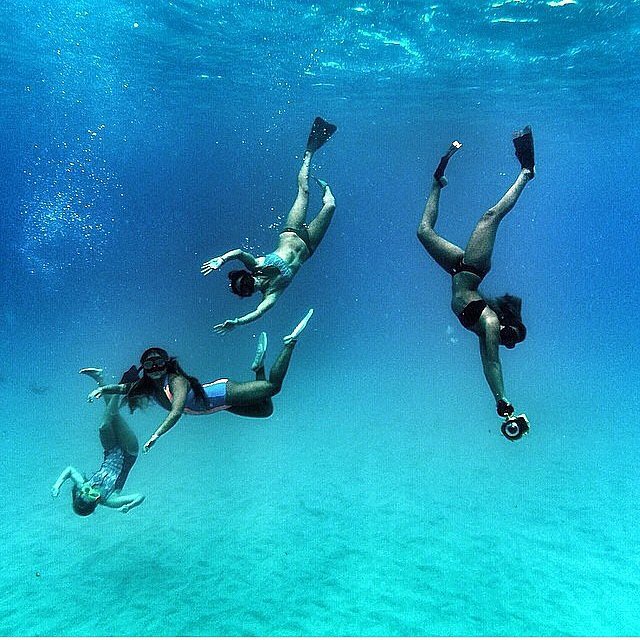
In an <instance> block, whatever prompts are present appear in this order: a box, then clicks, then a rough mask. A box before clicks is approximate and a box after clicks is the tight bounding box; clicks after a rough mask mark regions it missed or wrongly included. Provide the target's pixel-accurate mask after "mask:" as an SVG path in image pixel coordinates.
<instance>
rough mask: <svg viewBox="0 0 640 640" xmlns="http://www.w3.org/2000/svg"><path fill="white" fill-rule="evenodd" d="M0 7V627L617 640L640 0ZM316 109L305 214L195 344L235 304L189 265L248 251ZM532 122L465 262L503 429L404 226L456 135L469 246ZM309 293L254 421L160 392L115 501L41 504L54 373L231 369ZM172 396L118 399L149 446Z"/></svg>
mask: <svg viewBox="0 0 640 640" xmlns="http://www.w3.org/2000/svg"><path fill="white" fill-rule="evenodd" d="M0 29H1V33H2V35H3V37H2V38H1V39H0V73H1V74H2V84H1V89H0V99H1V101H2V108H1V109H0V122H1V127H0V152H1V154H2V172H1V179H0V199H1V203H2V210H3V213H2V215H1V216H0V236H1V243H0V260H1V269H2V280H3V286H2V287H1V288H0V296H1V302H2V314H1V316H0V363H1V364H0V397H1V399H2V401H1V402H0V433H1V435H2V445H1V446H2V461H3V462H2V465H1V470H0V481H1V484H2V487H3V499H2V506H1V507H0V516H1V517H0V539H1V543H0V544H1V549H2V553H1V554H0V569H1V570H0V635H34V636H39V635H53V636H55V635H67V636H83V635H101V636H108V635H157V636H164V635H195V636H198V635H213V636H217V635H230V636H234V635H243V636H248V635H261V636H268V635H280V636H289V635H323V636H327V635H390V636H394V635H403V636H406V635H410V636H419V635H471V636H474V635H512V636H522V635H524V636H529V635H541V636H545V635H554V636H557V635H569V636H570V635H638V634H640V616H639V615H638V611H639V610H640V571H639V569H640V552H639V551H638V549H640V529H639V528H638V515H639V511H638V503H639V500H640V484H639V483H638V479H637V477H638V457H639V454H640V445H639V444H638V437H637V424H636V423H637V419H636V411H637V406H638V391H637V390H638V382H639V380H638V366H637V353H638V352H639V347H640V344H639V342H640V341H639V333H638V320H639V312H638V305H637V298H638V295H639V293H640V287H639V284H638V281H639V280H638V242H639V239H640V238H639V236H640V234H639V231H638V229H639V225H638V222H637V215H638V210H637V193H638V173H637V158H638V155H639V154H640V136H639V135H638V125H637V117H636V112H637V105H638V103H639V98H640V95H639V93H640V83H639V82H638V81H639V79H640V58H639V57H638V55H637V54H638V38H639V32H640V2H638V1H637V0H628V1H626V2H620V1H618V0H609V1H605V0H593V1H591V0H474V1H471V0H447V1H446V2H437V3H422V2H417V1H415V0H402V1H399V0H395V1H380V0H372V1H367V2H356V1H354V2H350V1H346V0H335V1H334V2H331V3H329V2H326V3H324V2H318V3H305V2H297V1H295V0H282V1H281V2H274V1H273V0H253V1H251V0H247V1H246V2H238V1H229V0H174V1H167V0H162V1H161V2H149V1H143V0H110V1H109V2H102V3H92V2H88V1H86V0H64V1H63V0H43V1H41V2H34V1H29V0H26V1H24V2H16V1H14V0H8V1H7V2H5V3H4V5H3V11H2V12H1V13H0ZM318 115H319V116H322V117H324V118H326V119H327V120H329V121H330V122H334V123H336V124H337V126H338V131H337V133H336V134H335V135H334V136H333V138H332V139H331V140H330V141H329V142H328V143H327V144H326V145H325V146H324V147H323V148H322V149H321V150H320V151H318V153H317V154H316V155H315V156H314V158H313V167H312V173H313V174H314V175H316V176H318V177H320V178H322V179H324V180H327V181H328V182H329V184H330V185H331V187H332V189H333V191H334V193H335V196H336V201H337V209H336V213H335V217H334V219H333V222H332V224H331V227H330V228H329V231H328V233H327V235H326V237H325V239H324V241H323V243H322V244H321V246H320V247H319V248H318V250H317V251H316V253H315V254H314V256H313V257H312V258H311V259H310V260H309V261H308V262H307V263H306V264H305V265H304V266H303V268H302V270H301V271H300V273H299V274H298V275H297V277H296V279H295V282H293V283H292V285H291V286H290V288H289V289H288V291H286V292H285V293H284V295H283V297H282V298H281V299H280V301H279V302H278V304H277V305H276V307H275V308H274V309H272V310H271V311H270V312H269V313H268V314H267V315H266V316H265V317H264V318H262V319H261V320H259V321H257V322H255V323H253V324H251V325H248V326H244V327H240V328H238V329H236V330H235V331H234V332H232V333H230V334H228V335H226V336H219V335H216V334H215V333H214V332H213V331H212V327H213V325H214V324H216V323H218V322H221V321H222V320H224V319H226V318H233V317H236V316H239V315H242V314H243V313H246V312H248V311H249V310H251V309H252V308H253V306H251V305H252V304H253V303H254V301H255V300H254V299H252V300H250V301H248V300H241V299H239V298H235V297H234V296H232V295H230V294H229V292H228V287H227V284H226V283H227V279H226V275H225V273H226V267H225V268H224V269H223V273H221V274H212V275H210V276H208V277H207V278H204V277H203V276H201V274H200V265H201V264H202V262H203V261H204V260H206V259H208V258H211V257H213V256H216V255H219V254H221V253H223V252H224V251H226V250H228V249H232V248H236V247H242V248H244V249H245V250H248V251H251V252H253V253H254V254H255V255H263V254H264V253H267V252H269V251H271V250H272V249H273V248H274V247H275V242H276V239H277V230H278V228H280V227H281V226H282V224H283V222H284V219H285V217H286V213H287V211H288V209H289V207H290V206H291V203H292V202H293V199H294V196H295V192H296V174H297V171H298V168H299V166H300V162H301V158H302V153H303V151H304V147H305V143H306V139H307V135H308V132H309V128H310V125H311V122H312V121H313V119H314V117H315V116H318ZM527 124H530V125H531V126H532V128H533V132H534V136H535V144H536V178H535V180H534V181H533V182H532V183H531V184H530V185H528V186H527V188H526V189H525V191H524V193H523V195H522V197H521V198H520V201H519V202H518V204H517V206H516V207H515V209H514V210H513V211H512V212H511V213H509V215H508V216H507V217H506V219H505V220H504V221H503V223H502V225H501V227H500V230H499V234H498V238H497V242H496V248H495V252H494V257H493V268H492V271H491V273H490V274H489V276H488V277H487V278H486V280H485V281H484V282H483V290H484V291H486V293H487V295H500V294H502V293H504V292H505V291H508V292H510V293H514V294H517V295H519V296H521V297H522V298H523V301H524V302H523V318H524V321H525V324H526V325H527V329H528V335H527V340H526V341H525V342H524V343H522V344H521V345H518V347H517V348H516V349H514V350H513V351H507V350H501V351H502V352H503V353H502V356H501V357H502V365H503V368H504V376H505V385H506V393H507V396H508V398H509V399H510V400H511V401H512V402H513V403H514V405H515V407H516V410H517V411H518V412H526V414H527V415H528V417H529V419H530V421H531V431H530V433H529V434H528V435H527V436H526V437H525V438H523V439H522V440H520V441H518V442H509V441H507V440H506V439H505V438H504V437H503V436H502V435H501V433H500V418H499V417H498V416H497V415H496V413H495V405H494V401H493V398H492V395H491V393H490V392H489V389H488V387H487V385H486V382H485V380H484V378H483V374H482V368H481V364H480V358H479V353H478V346H477V340H476V338H475V336H473V335H472V334H471V333H469V332H466V331H464V329H463V328H462V327H461V326H460V324H459V323H458V322H457V320H456V318H455V317H454V316H453V314H452V313H451V310H450V308H449V300H450V281H449V278H448V276H447V275H446V274H445V273H444V272H443V271H442V270H441V269H439V268H438V267H437V266H436V265H435V264H434V263H433V261H432V260H431V259H430V258H429V256H428V255H427V254H426V253H425V251H424V249H423V248H422V246H421V245H420V243H419V242H418V240H417V238H416V228H417V225H418V222H419V220H420V216H421V214H422V209H423V207H424V202H425V198H426V196H427V194H428V191H429V188H430V184H431V175H432V173H433V170H434V169H435V166H436V165H437V162H438V159H439V158H440V156H441V155H442V153H443V152H444V151H445V150H446V149H447V147H448V146H449V144H450V142H451V141H452V140H454V139H458V140H460V141H462V143H463V145H464V146H463V148H462V150H461V151H460V153H458V154H457V155H456V157H455V158H454V159H452V161H451V163H450V165H449V169H448V171H447V176H448V179H449V186H448V187H447V188H446V189H445V190H444V191H443V192H442V199H441V210H440V218H439V220H438V227H437V228H438V230H439V231H440V232H441V233H442V234H443V235H444V236H445V237H447V238H449V239H450V240H451V241H453V242H456V243H457V244H464V243H465V242H466V239H467V238H468V236H469V234H470V232H471V230H472V229H473V226H474V224H475V222H476V220H477V219H478V217H479V216H480V215H481V214H482V213H483V212H484V211H485V210H486V209H487V208H488V207H490V206H491V205H492V204H494V203H495V201H496V200H497V199H498V198H499V197H500V196H501V195H502V193H504V191H505V190H506V188H507V187H508V186H509V185H510V184H511V182H512V181H513V179H514V178H515V176H516V175H517V172H518V168H519V167H518V163H517V160H516V159H515V157H514V154H513V147H512V142H511V134H512V131H513V130H515V129H520V128H522V127H523V126H524V125H527ZM320 204H321V201H320V190H319V189H317V188H316V187H315V185H312V186H311V204H310V209H309V213H310V215H312V214H314V213H315V212H316V211H318V209H319V208H320ZM311 307H312V308H314V309H315V314H314V316H313V318H312V320H311V322H310V323H309V326H308V327H307V329H306V331H305V332H304V333H303V334H302V336H301V339H300V341H299V344H298V345H297V346H296V349H295V353H294V356H293V360H292V363H291V367H290V369H289V373H288V375H287V378H286V380H285V382H284V385H283V389H282V391H281V393H280V394H279V395H278V396H276V397H275V399H274V404H275V412H274V415H273V416H272V417H271V418H270V419H268V420H259V419H248V418H240V417H238V416H235V415H232V414H230V413H227V412H223V413H218V414H216V415H213V416H208V417H190V416H185V417H183V418H182V420H181V421H180V422H179V423H178V425H177V426H176V427H175V428H174V429H173V430H172V431H171V432H170V433H168V434H166V435H165V436H164V437H163V438H162V439H161V440H160V441H159V442H158V443H157V445H156V446H155V447H154V448H153V449H152V450H151V451H150V452H149V454H148V455H141V456H140V457H139V459H138V461H137V463H136V465H135V466H134V468H133V470H132V472H131V474H130V476H129V479H128V481H127V487H126V490H130V491H132V492H141V493H143V494H145V496H146V500H145V502H144V503H143V504H142V505H140V506H139V507H138V508H136V509H134V510H132V511H131V512H129V513H127V514H122V513H119V512H118V511H114V510H110V509H105V508H102V507H101V508H98V509H97V510H96V512H95V513H94V514H93V515H91V516H90V517H86V518H82V517H78V516H76V515H75V514H74V513H73V511H72V509H71V498H70V493H71V491H70V487H69V483H67V484H65V485H64V486H63V488H62V490H61V493H60V496H59V497H58V498H57V499H53V498H52V497H51V495H50V489H51V485H52V484H53V483H54V482H55V480H56V478H57V477H58V475H59V473H60V472H61V471H62V469H64V468H65V466H66V465H69V464H71V465H73V466H75V467H76V468H77V469H79V470H81V471H83V472H84V473H87V474H89V473H92V472H93V471H94V470H96V469H97V468H98V466H99V465H100V462H101V459H102V451H101V447H100V443H99V440H98V427H99V426H100V422H101V416H102V406H101V403H99V402H97V403H94V404H89V403H87V402H86V396H87V393H88V392H89V391H90V390H91V389H92V388H93V385H92V383H91V381H90V380H89V379H88V378H86V377H84V376H80V375H78V370H79V369H80V368H81V367H84V366H100V367H104V369H105V374H106V375H107V379H108V380H109V381H113V380H117V379H118V378H119V376H120V374H121V373H122V372H123V371H124V370H126V369H127V368H128V367H129V366H130V365H131V364H133V363H136V362H137V360H138V357H139V354H140V353H141V352H142V351H143V350H144V349H145V348H146V347H148V346H150V345H159V346H163V347H165V348H166V349H167V350H168V351H169V352H170V353H171V354H173V355H176V356H177V357H178V358H179V360H180V363H181V365H182V366H183V368H184V369H185V370H186V371H187V372H189V373H190V374H192V375H195V376H197V377H198V378H199V379H200V380H202V381H208V380H213V379H215V378H218V377H221V376H227V377H230V378H232V379H236V380H249V379H251V376H252V372H251V370H250V364H251V362H252V359H253V355H254V350H255V343H256V338H257V336H258V334H259V332H260V331H263V330H264V331H266V332H267V333H268V336H269V350H268V353H267V362H268V363H271V362H273V358H274V357H275V355H276V354H277V353H278V350H279V345H280V344H281V338H282V336H284V335H286V334H287V333H288V332H289V331H290V330H291V329H292V328H293V327H294V326H295V324H296V323H297V322H298V320H299V319H300V318H301V317H302V316H303V315H304V314H305V312H306V311H307V309H309V308H311ZM165 415H166V414H165V413H163V411H162V410H161V409H160V408H158V407H153V406H152V407H150V408H148V409H147V410H146V411H143V412H136V413H135V414H133V415H130V414H129V413H128V412H126V411H123V416H124V417H125V419H126V420H127V421H128V423H129V424H130V425H131V427H132V428H133V429H134V431H135V432H136V434H137V436H138V438H139V439H140V441H141V443H143V442H145V441H146V439H147V438H148V437H149V436H150V435H151V434H152V433H153V431H154V430H155V428H156V426H157V425H158V424H159V423H160V422H161V420H162V419H163V418H164V416H165Z"/></svg>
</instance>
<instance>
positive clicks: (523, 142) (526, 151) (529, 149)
mask: <svg viewBox="0 0 640 640" xmlns="http://www.w3.org/2000/svg"><path fill="white" fill-rule="evenodd" d="M513 146H514V149H515V150H516V158H517V159H518V161H519V162H520V165H521V166H522V168H523V169H528V170H529V171H531V173H533V172H534V170H535V154H534V150H533V132H532V131H531V127H530V126H529V125H527V126H526V127H525V128H524V129H522V130H520V131H515V132H514V134H513ZM460 147H462V144H461V143H460V142H458V141H457V140H454V141H453V142H452V143H451V146H450V147H449V150H448V151H447V153H445V154H444V155H443V156H442V158H440V164H438V167H437V169H436V170H435V172H434V174H433V177H434V179H435V180H436V181H437V182H439V183H440V186H442V187H444V186H445V185H446V179H445V178H444V172H445V169H446V168H447V165H448V164H449V160H451V156H453V154H454V153H455V152H456V151H458V149H460Z"/></svg>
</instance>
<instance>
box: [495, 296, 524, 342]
mask: <svg viewBox="0 0 640 640" xmlns="http://www.w3.org/2000/svg"><path fill="white" fill-rule="evenodd" d="M487 304H488V305H489V307H490V308H491V309H493V311H495V313H496V315H497V316H498V319H499V320H500V324H501V325H502V326H504V327H514V328H515V329H517V330H518V332H519V333H520V336H521V340H520V342H522V340H524V339H525V337H526V335H527V328H526V327H525V326H524V322H522V298H519V297H518V296H512V295H511V294H509V293H505V294H504V295H503V296H500V297H499V298H493V299H489V300H487Z"/></svg>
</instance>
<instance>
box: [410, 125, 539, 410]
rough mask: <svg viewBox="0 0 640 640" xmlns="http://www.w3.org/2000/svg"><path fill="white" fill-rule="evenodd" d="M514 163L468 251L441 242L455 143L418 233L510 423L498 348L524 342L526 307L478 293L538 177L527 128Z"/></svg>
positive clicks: (515, 300)
mask: <svg viewBox="0 0 640 640" xmlns="http://www.w3.org/2000/svg"><path fill="white" fill-rule="evenodd" d="M513 144H514V147H515V150H516V157H517V158H518V160H519V161H520V164H521V166H522V169H521V170H520V173H519V175H518V177H517V178H516V181H515V182H514V183H513V184H512V185H511V187H510V188H509V190H508V191H507V192H506V193H505V194H504V196H502V198H501V199H500V200H499V201H498V203H497V204H495V205H494V206H493V207H491V208H490V209H489V210H488V211H486V212H485V213H484V215H483V216H482V217H481V218H480V220H479V221H478V224H477V225H476V228H475V229H474V231H473V233H472V234H471V237H470V238H469V242H468V243H467V246H466V249H465V250H464V251H463V250H462V249H461V248H460V247H457V246H456V245H455V244H452V243H451V242H449V241H447V240H445V239H444V238H442V237H441V236H439V235H438V234H437V233H436V232H435V230H434V226H435V224H436V220H437V218H438V203H439V201H440V191H441V189H442V188H443V187H445V186H446V184H447V180H446V178H445V177H444V171H445V169H446V167H447V164H448V162H449V160H450V158H451V156H452V155H453V154H454V153H455V152H456V151H457V150H458V149H460V147H461V146H462V145H461V144H460V143H459V142H458V141H454V142H453V143H452V144H451V146H450V147H449V150H448V151H447V153H446V154H445V155H444V156H443V157H442V159H441V160H440V164H439V165H438V168H437V169H436V171H435V173H434V174H433V184H432V187H431V193H430V194H429V198H428V199H427V204H426V206H425V208H424V213H423V215H422V220H421V222H420V226H419V227H418V239H419V240H420V242H422V244H423V245H424V248H425V249H426V250H427V252H428V253H429V255H430V256H431V257H432V258H433V259H434V260H435V261H436V262H437V263H438V264H439V265H440V266H441V267H442V268H443V269H444V270H445V271H447V273H449V274H451V277H452V298H451V308H452V309H453V312H454V313H455V315H456V316H457V317H458V319H459V320H460V323H461V324H462V326H463V327H464V328H465V329H469V331H473V333H475V334H476V335H477V336H478V338H479V340H480V357H481V359H482V367H483V370H484V375H485V378H486V379H487V382H488V384H489V388H490V389H491V392H492V393H493V395H494V398H495V400H496V409H497V411H498V415H500V416H505V417H510V416H512V415H513V413H514V408H513V405H512V404H511V403H510V402H509V401H508V400H507V399H506V398H505V395H504V382H503V379H502V366H501V364H500V357H499V354H498V347H499V346H500V345H503V346H505V347H507V348H508V349H513V347H515V345H516V344H517V343H518V342H522V341H523V340H524V339H525V336H526V328H525V326H524V324H523V323H522V318H521V313H520V312H521V306H522V301H521V299H520V298H517V297H516V296H510V295H508V294H506V295H504V296H502V297H500V298H497V299H495V300H491V299H485V298H483V297H482V295H481V294H480V292H479V291H478V287H479V286H480V283H481V282H482V280H483V278H484V277H485V276H486V275H487V273H489V270H490V269H491V254H492V253H493V246H494V243H495V239H496V233H497V231H498V226H499V224H500V222H501V221H502V219H503V218H504V217H505V216H506V215H507V213H509V211H511V209H513V207H514V205H515V204H516V202H517V201H518V198H519V197H520V194H521V193H522V191H523V189H524V188H525V186H526V185H527V183H528V182H529V180H531V179H533V176H534V153H533V135H532V133H531V127H528V126H527V127H525V128H524V129H523V130H522V131H519V132H517V133H516V134H515V135H514V138H513Z"/></svg>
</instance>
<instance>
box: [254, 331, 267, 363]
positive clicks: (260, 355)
mask: <svg viewBox="0 0 640 640" xmlns="http://www.w3.org/2000/svg"><path fill="white" fill-rule="evenodd" d="M266 354H267V334H266V333H265V332H264V331H263V332H262V333H261V334H260V335H259V336H258V345H257V347H256V357H255V358H254V359H253V364H252V365H251V370H252V371H258V370H259V369H264V357H265V355H266Z"/></svg>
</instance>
